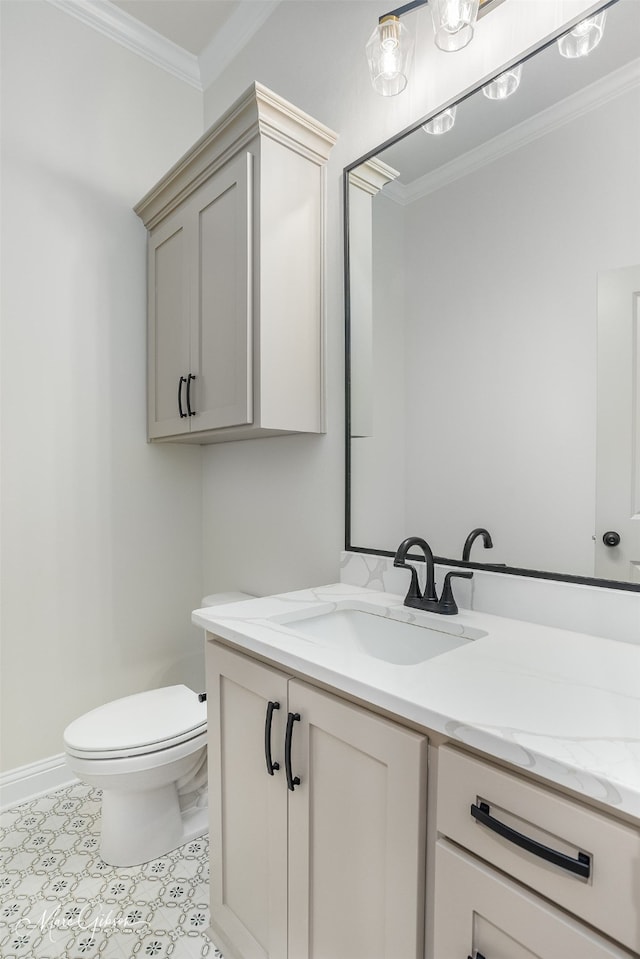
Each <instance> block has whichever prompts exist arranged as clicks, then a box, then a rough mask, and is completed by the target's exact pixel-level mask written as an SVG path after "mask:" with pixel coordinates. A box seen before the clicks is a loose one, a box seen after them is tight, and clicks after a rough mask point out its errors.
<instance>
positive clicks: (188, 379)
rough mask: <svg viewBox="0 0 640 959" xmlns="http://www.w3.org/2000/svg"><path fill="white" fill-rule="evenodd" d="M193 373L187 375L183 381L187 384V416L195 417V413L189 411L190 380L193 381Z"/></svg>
mask: <svg viewBox="0 0 640 959" xmlns="http://www.w3.org/2000/svg"><path fill="white" fill-rule="evenodd" d="M195 378H196V377H195V373H189V375H188V377H187V378H186V380H185V383H186V384H187V416H195V415H196V411H195V410H192V409H191V380H195Z"/></svg>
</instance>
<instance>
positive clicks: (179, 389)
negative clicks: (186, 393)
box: [178, 376, 187, 420]
mask: <svg viewBox="0 0 640 959" xmlns="http://www.w3.org/2000/svg"><path fill="white" fill-rule="evenodd" d="M186 382H187V378H186V376H181V377H180V379H179V381H178V412H179V413H180V419H181V420H183V419H184V418H185V416H186V415H187V414H186V413H185V412H184V410H183V409H182V384H183V383H186Z"/></svg>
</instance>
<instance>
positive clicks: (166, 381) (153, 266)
mask: <svg viewBox="0 0 640 959" xmlns="http://www.w3.org/2000/svg"><path fill="white" fill-rule="evenodd" d="M190 246H191V235H190V229H189V218H188V216H187V211H186V210H184V209H178V210H176V211H175V212H174V213H172V214H171V215H170V216H168V217H167V218H166V219H165V220H163V221H162V223H161V224H160V225H159V226H158V228H157V229H156V230H154V232H153V233H152V234H151V236H150V237H149V247H148V250H149V252H148V301H149V330H148V341H149V369H148V372H147V385H148V394H149V395H148V417H149V424H148V428H149V437H150V438H158V437H161V436H174V435H176V434H177V433H183V432H184V431H185V428H186V427H185V418H184V417H181V415H180V404H181V403H183V401H184V377H185V376H186V375H187V374H188V372H189V366H190V363H191V335H190V323H189V316H190V310H191V286H190V275H189V269H190V268H189V258H190ZM186 422H188V420H187V421H186Z"/></svg>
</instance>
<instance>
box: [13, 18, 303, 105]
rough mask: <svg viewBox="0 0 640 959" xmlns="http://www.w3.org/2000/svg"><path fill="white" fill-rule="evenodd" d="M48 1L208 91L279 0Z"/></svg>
mask: <svg viewBox="0 0 640 959" xmlns="http://www.w3.org/2000/svg"><path fill="white" fill-rule="evenodd" d="M1 2H2V0H0V3H1ZM48 2H49V3H51V4H53V6H55V7H58V9H60V10H61V11H63V12H64V13H66V14H69V15H70V16H73V17H75V18H76V19H78V20H80V21H82V22H83V23H85V24H86V25H88V26H90V27H92V28H93V29H95V30H97V31H98V32H100V33H103V34H105V35H106V36H108V37H109V38H110V39H111V40H115V41H116V43H120V44H122V46H124V47H126V48H127V49H129V50H132V51H133V52H134V53H137V54H138V55H139V56H141V57H144V58H145V59H147V60H149V61H150V62H152V63H154V64H156V66H159V67H161V68H162V69H164V70H167V71H168V72H169V73H172V74H173V75H174V76H176V77H178V78H179V79H181V80H184V81H186V82H187V83H189V84H191V85H192V86H194V87H196V88H197V89H199V90H205V89H206V88H207V87H208V86H209V85H210V84H211V83H213V82H214V80H216V79H217V77H219V76H220V74H221V73H222V72H223V71H224V70H225V69H226V67H227V66H228V65H229V63H230V62H231V61H232V60H233V58H234V57H235V56H236V54H238V53H239V52H240V50H242V48H243V47H244V46H245V44H246V43H248V41H249V40H250V39H251V37H252V36H253V35H254V34H255V33H256V32H257V31H258V30H259V29H260V27H261V26H262V24H263V23H264V22H265V21H266V20H267V19H268V17H270V16H271V14H272V13H273V12H274V10H276V8H277V7H278V5H279V4H280V2H281V0H48ZM298 2H304V0H298Z"/></svg>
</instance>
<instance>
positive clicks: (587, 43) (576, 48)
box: [558, 10, 607, 60]
mask: <svg viewBox="0 0 640 959" xmlns="http://www.w3.org/2000/svg"><path fill="white" fill-rule="evenodd" d="M606 18H607V11H606V10H601V11H600V13H596V14H595V15H594V16H593V17H587V18H586V19H585V20H581V21H580V23H579V24H577V26H575V27H574V28H573V30H570V31H569V33H565V35H564V36H563V37H560V38H559V40H558V49H559V50H560V53H561V54H562V56H563V57H566V58H567V59H568V60H575V59H576V58H577V57H586V56H588V55H589V54H590V53H591V51H592V50H595V48H596V47H597V46H598V44H599V43H600V41H601V40H602V34H603V33H604V24H605V20H606Z"/></svg>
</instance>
